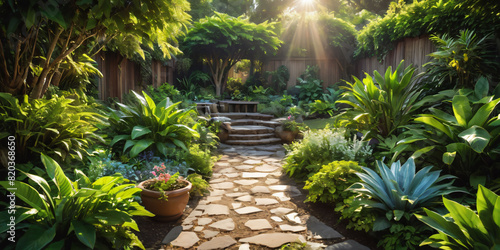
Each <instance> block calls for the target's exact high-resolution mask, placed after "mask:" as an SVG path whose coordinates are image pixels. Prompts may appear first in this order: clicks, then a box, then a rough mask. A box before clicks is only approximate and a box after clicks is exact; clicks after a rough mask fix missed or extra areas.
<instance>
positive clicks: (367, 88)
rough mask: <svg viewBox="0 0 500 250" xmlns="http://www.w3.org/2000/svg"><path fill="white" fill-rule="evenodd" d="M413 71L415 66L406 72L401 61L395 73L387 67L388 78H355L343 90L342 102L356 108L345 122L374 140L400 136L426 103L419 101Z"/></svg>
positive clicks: (378, 76) (341, 115) (350, 111)
mask: <svg viewBox="0 0 500 250" xmlns="http://www.w3.org/2000/svg"><path fill="white" fill-rule="evenodd" d="M413 72H414V69H413V68H412V67H411V66H408V67H407V68H406V69H404V70H403V61H401V63H400V64H399V65H398V67H397V68H396V70H395V71H394V72H392V67H389V68H387V70H386V72H385V75H384V76H382V75H380V74H379V73H378V71H374V72H373V73H374V75H375V79H373V78H372V77H371V76H370V75H368V74H366V77H365V78H364V79H363V81H360V80H359V79H358V78H356V77H354V80H355V81H354V83H349V82H347V84H348V86H347V87H343V88H344V89H346V90H347V91H346V92H344V94H343V95H342V100H340V101H338V102H339V103H345V104H348V105H350V106H351V107H352V108H351V109H348V110H347V111H345V112H344V113H342V114H340V115H339V116H340V118H341V119H342V123H343V124H344V125H346V124H347V125H351V124H352V125H354V126H356V127H357V128H358V129H366V130H369V131H370V132H372V133H373V134H372V135H370V136H371V137H375V136H376V135H380V136H381V137H386V136H388V135H391V134H397V129H398V128H399V127H400V126H403V125H406V124H407V123H408V122H409V121H410V120H411V119H412V116H413V115H414V113H415V111H416V109H417V108H418V107H420V106H421V105H422V104H423V103H424V102H417V98H418V97H419V95H420V92H421V91H420V90H419V89H418V86H417V85H416V82H415V81H412V75H413Z"/></svg>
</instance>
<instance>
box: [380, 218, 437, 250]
mask: <svg viewBox="0 0 500 250" xmlns="http://www.w3.org/2000/svg"><path fill="white" fill-rule="evenodd" d="M426 231H428V228H427V227H426V226H425V225H418V224H417V225H416V224H415V223H412V224H411V225H405V224H403V223H393V224H392V225H391V227H390V228H389V231H388V233H386V234H384V235H383V236H382V239H381V240H380V241H379V242H378V243H377V247H383V248H384V249H387V250H390V249H417V246H418V245H419V244H420V242H422V241H423V240H424V239H425V238H426V237H427V235H428V234H427V232H426Z"/></svg>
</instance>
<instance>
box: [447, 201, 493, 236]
mask: <svg viewBox="0 0 500 250" xmlns="http://www.w3.org/2000/svg"><path fill="white" fill-rule="evenodd" d="M443 203H444V206H445V207H446V209H448V211H449V212H450V214H451V217H453V220H454V221H455V223H456V224H457V225H459V226H460V227H461V228H463V229H464V230H465V231H467V233H468V234H469V236H470V237H471V238H472V239H473V240H477V241H480V242H488V241H489V240H490V239H489V234H488V230H486V228H485V227H484V225H483V223H482V222H481V220H480V219H479V216H478V215H477V214H476V213H474V211H472V210H471V209H470V208H467V207H464V206H463V205H461V204H459V203H457V202H455V201H451V200H448V199H446V198H443Z"/></svg>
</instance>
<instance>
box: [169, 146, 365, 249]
mask: <svg viewBox="0 0 500 250" xmlns="http://www.w3.org/2000/svg"><path fill="white" fill-rule="evenodd" d="M221 149H222V153H223V156H222V158H221V159H220V160H219V161H218V162H217V163H216V164H215V167H214V174H213V177H212V179H211V180H210V186H211V192H210V195H208V196H206V197H204V198H203V199H202V200H201V201H200V202H199V203H198V205H197V207H195V208H194V209H193V211H192V212H191V213H190V214H189V216H187V217H186V218H185V219H184V220H183V222H182V226H179V227H176V228H174V229H172V230H171V232H169V233H168V234H167V236H166V237H165V239H164V240H163V242H162V243H163V244H165V245H167V246H168V247H167V248H168V249H185V248H187V249H241V250H243V249H272V248H279V247H280V246H282V245H283V244H287V243H290V242H302V243H304V242H305V243H307V245H308V246H309V249H325V248H326V249H360V250H365V249H369V248H367V247H366V246H363V245H361V244H359V243H358V242H356V241H353V240H347V239H345V238H344V237H343V236H342V235H341V234H340V233H338V232H337V231H335V230H334V229H332V228H331V227H329V226H327V225H326V224H324V223H322V222H321V221H320V220H318V219H317V218H315V217H314V216H310V215H308V214H298V213H297V210H296V208H297V206H296V205H295V204H294V203H293V202H292V201H291V199H292V198H293V197H295V196H299V195H301V191H300V190H299V189H298V188H297V187H295V186H293V185H283V184H280V180H279V178H280V177H281V176H282V175H284V173H282V171H281V169H282V168H281V164H282V160H283V158H284V156H285V151H284V149H283V147H282V146H281V145H265V146H255V147H253V146H229V145H222V146H221ZM332 239H334V240H335V242H339V243H336V244H333V245H330V246H327V245H325V244H323V242H324V240H332Z"/></svg>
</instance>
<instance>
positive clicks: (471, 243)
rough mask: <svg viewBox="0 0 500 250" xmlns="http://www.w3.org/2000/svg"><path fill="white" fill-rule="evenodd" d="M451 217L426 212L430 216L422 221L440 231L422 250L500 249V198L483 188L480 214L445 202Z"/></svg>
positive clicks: (419, 216) (478, 201)
mask: <svg viewBox="0 0 500 250" xmlns="http://www.w3.org/2000/svg"><path fill="white" fill-rule="evenodd" d="M443 203H444V206H445V207H446V209H448V211H449V214H447V215H445V216H444V217H443V216H442V215H440V214H438V213H436V212H434V211H431V210H428V209H425V208H424V211H425V213H426V214H427V216H422V215H416V216H417V218H418V219H419V220H421V221H422V222H424V223H425V224H427V225H428V226H430V227H432V228H434V229H435V230H437V231H438V233H437V234H434V235H432V236H431V237H429V238H428V239H427V240H425V241H424V242H422V244H421V246H423V245H429V246H431V247H435V248H441V249H485V250H486V249H499V248H500V196H498V195H497V194H495V193H493V192H492V191H490V190H488V189H487V188H485V187H483V186H481V185H480V186H479V189H478V191H477V202H476V207H477V212H476V211H473V210H472V209H470V208H469V207H465V206H463V205H461V204H459V203H457V202H455V201H452V200H448V199H446V198H443Z"/></svg>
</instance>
